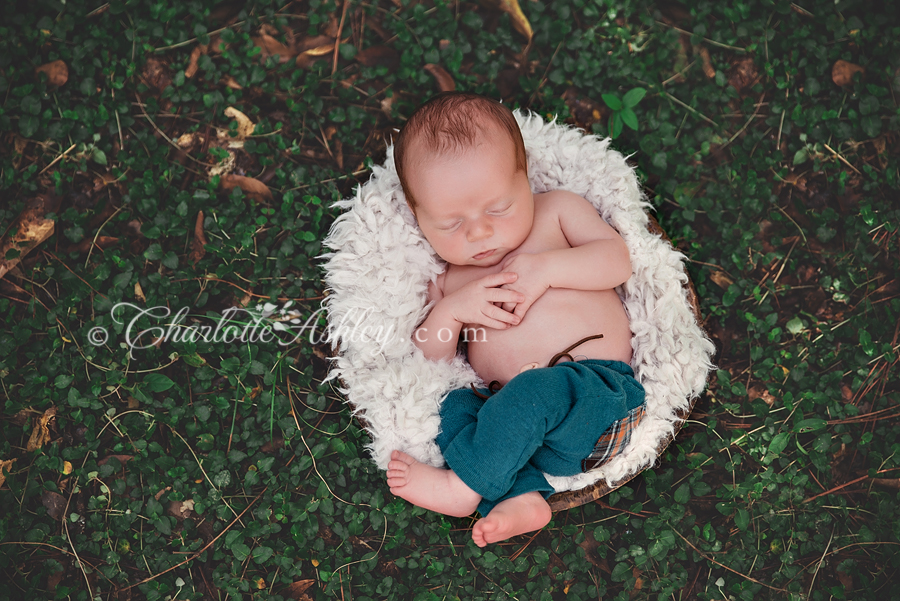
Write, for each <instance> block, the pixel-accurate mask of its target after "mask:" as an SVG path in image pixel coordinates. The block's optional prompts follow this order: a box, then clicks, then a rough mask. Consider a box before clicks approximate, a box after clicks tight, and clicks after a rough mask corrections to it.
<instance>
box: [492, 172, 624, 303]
mask: <svg viewBox="0 0 900 601" xmlns="http://www.w3.org/2000/svg"><path fill="white" fill-rule="evenodd" d="M553 194H554V195H555V196H556V197H555V198H553V203H554V208H555V214H556V217H557V219H558V221H559V228H560V231H562V233H563V235H564V236H565V238H566V240H567V241H568V243H569V245H570V247H571V248H561V249H557V250H550V251H545V252H542V253H535V254H526V253H522V254H519V255H516V256H514V257H510V258H509V259H507V260H506V261H505V262H504V263H503V270H504V271H513V272H515V273H517V274H518V276H519V279H518V281H517V282H516V283H515V284H511V285H508V286H507V287H508V288H510V289H513V290H519V291H521V292H523V293H524V294H525V297H526V299H527V300H526V301H525V302H524V303H521V304H519V305H518V306H516V307H515V314H516V315H519V316H524V315H525V312H526V311H527V310H528V309H529V308H530V306H531V304H532V303H533V302H534V301H535V300H537V299H538V298H539V297H540V296H541V295H542V294H543V293H544V292H545V291H546V290H547V289H548V288H570V289H574V290H609V289H612V288H615V287H616V286H618V285H620V284H623V283H625V281H627V280H628V278H630V277H631V259H630V257H629V254H628V247H627V246H626V245H625V241H624V240H622V237H621V236H619V234H618V232H616V230H614V229H613V228H612V226H610V225H609V224H608V223H606V222H605V221H604V220H603V218H602V217H600V215H599V214H598V213H597V210H596V209H594V207H593V206H592V205H591V204H590V203H589V202H588V201H587V200H585V199H584V198H582V197H580V196H578V195H577V194H573V193H571V192H567V191H564V190H559V191H556V192H554V193H553ZM503 308H504V309H507V310H512V306H511V305H509V304H506V305H504V307H503Z"/></svg>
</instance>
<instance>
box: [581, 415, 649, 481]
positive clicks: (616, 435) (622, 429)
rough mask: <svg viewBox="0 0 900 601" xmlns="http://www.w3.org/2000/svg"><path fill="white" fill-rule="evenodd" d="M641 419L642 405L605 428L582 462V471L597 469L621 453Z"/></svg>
mask: <svg viewBox="0 0 900 601" xmlns="http://www.w3.org/2000/svg"><path fill="white" fill-rule="evenodd" d="M643 417H644V405H641V406H639V407H635V408H634V409H632V410H631V411H629V412H628V415H626V416H625V417H623V418H622V419H620V420H618V421H616V422H614V423H613V425H611V426H610V427H609V428H607V430H606V432H604V433H603V434H602V435H601V436H600V439H599V440H597V444H595V445H594V450H593V452H592V453H591V454H590V456H588V458H587V459H584V460H582V462H581V469H582V471H585V472H587V471H589V470H592V469H594V468H598V467H600V466H601V465H603V464H604V463H607V462H608V461H609V460H611V459H612V458H613V457H615V456H616V455H618V454H619V453H621V452H622V450H623V449H624V448H625V447H626V446H627V445H628V443H629V442H630V441H631V434H632V433H633V432H634V429H635V428H637V426H638V424H639V423H641V419H643Z"/></svg>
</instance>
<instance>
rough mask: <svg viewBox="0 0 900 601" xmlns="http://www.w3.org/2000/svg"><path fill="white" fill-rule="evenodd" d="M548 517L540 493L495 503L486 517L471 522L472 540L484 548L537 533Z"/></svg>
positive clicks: (544, 502) (547, 520)
mask: <svg viewBox="0 0 900 601" xmlns="http://www.w3.org/2000/svg"><path fill="white" fill-rule="evenodd" d="M550 516H551V511H550V506H549V505H547V501H545V500H544V498H543V497H542V496H541V495H540V493H537V492H529V493H525V494H524V495H519V496H518V497H512V498H511V499H506V500H505V501H501V502H500V503H497V505H496V506H494V508H493V509H491V511H490V513H488V514H487V516H485V517H483V518H482V519H480V520H478V521H477V522H475V526H474V527H473V528H472V540H473V541H475V544H476V545H478V546H479V547H484V546H485V545H487V544H488V543H495V542H497V541H501V540H506V539H507V538H510V537H512V536H516V535H519V534H525V533H526V532H532V531H534V530H540V529H541V528H543V527H544V526H546V525H547V523H548V522H549V521H550Z"/></svg>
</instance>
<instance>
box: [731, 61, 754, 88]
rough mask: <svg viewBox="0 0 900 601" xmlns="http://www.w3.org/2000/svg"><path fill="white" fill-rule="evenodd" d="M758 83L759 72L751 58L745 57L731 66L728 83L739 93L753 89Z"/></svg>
mask: <svg viewBox="0 0 900 601" xmlns="http://www.w3.org/2000/svg"><path fill="white" fill-rule="evenodd" d="M758 81H759V71H758V70H757V69H756V63H755V62H753V58H752V57H749V56H745V57H743V58H741V59H739V60H738V61H736V62H735V63H734V65H732V67H731V69H730V70H729V72H728V83H730V84H731V87H733V88H734V89H735V90H737V91H738V92H740V93H744V91H746V90H748V89H749V88H751V87H753V86H754V85H755V84H756V83H757V82H758Z"/></svg>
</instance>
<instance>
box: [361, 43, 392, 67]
mask: <svg viewBox="0 0 900 601" xmlns="http://www.w3.org/2000/svg"><path fill="white" fill-rule="evenodd" d="M356 60H358V61H359V62H360V63H362V64H364V65H365V66H367V67H387V68H388V69H390V70H394V69H396V68H397V67H399V66H400V55H399V54H398V53H397V51H396V50H394V49H393V48H391V47H390V46H371V47H369V48H366V49H365V50H363V51H361V52H359V53H357V55H356Z"/></svg>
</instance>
